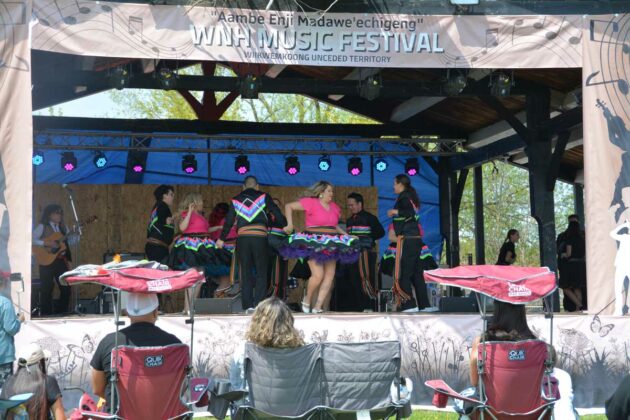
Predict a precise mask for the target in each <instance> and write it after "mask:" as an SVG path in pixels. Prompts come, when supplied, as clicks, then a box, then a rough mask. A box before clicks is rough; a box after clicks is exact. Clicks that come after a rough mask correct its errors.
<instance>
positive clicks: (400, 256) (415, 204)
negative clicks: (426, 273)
mask: <svg viewBox="0 0 630 420" xmlns="http://www.w3.org/2000/svg"><path fill="white" fill-rule="evenodd" d="M394 192H395V193H396V194H398V199H397V200H396V204H395V205H394V208H393V209H390V210H388V211H387V215H388V216H389V217H392V218H393V222H394V231H395V233H396V237H397V238H398V241H397V247H396V269H395V270H394V294H395V296H396V299H397V301H400V302H401V305H400V306H399V310H401V311H403V312H417V311H419V310H422V309H425V308H429V307H430V304H429V298H428V296H427V287H426V284H425V283H424V277H423V275H422V274H423V273H422V267H421V265H420V258H418V256H419V255H420V251H421V250H422V246H423V245H424V243H423V242H422V239H421V238H420V229H419V228H418V220H419V216H418V211H419V210H420V199H419V198H418V194H417V193H416V190H415V189H414V188H413V187H412V186H411V180H410V179H409V177H408V176H407V175H402V174H401V175H396V178H395V179H394ZM412 286H413V289H414V290H415V292H416V299H415V300H414V299H413V294H412Z"/></svg>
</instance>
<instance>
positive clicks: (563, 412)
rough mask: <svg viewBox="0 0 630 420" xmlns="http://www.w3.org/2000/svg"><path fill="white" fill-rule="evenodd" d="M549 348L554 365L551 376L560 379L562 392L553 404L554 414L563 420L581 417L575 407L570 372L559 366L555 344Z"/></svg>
mask: <svg viewBox="0 0 630 420" xmlns="http://www.w3.org/2000/svg"><path fill="white" fill-rule="evenodd" d="M547 348H548V350H549V355H550V356H551V363H553V366H554V367H553V371H552V372H551V376H553V377H554V378H556V379H557V380H558V391H559V393H560V399H559V400H557V401H556V402H555V403H554V405H553V415H554V417H555V418H557V419H563V420H564V419H566V420H576V419H579V416H578V415H577V414H576V412H575V408H574V407H573V382H572V381H571V375H569V372H567V371H565V370H562V369H560V368H559V367H557V364H558V356H557V355H556V349H554V348H553V346H548V347H547Z"/></svg>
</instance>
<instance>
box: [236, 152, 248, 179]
mask: <svg viewBox="0 0 630 420" xmlns="http://www.w3.org/2000/svg"><path fill="white" fill-rule="evenodd" d="M234 171H236V173H237V174H239V175H245V174H246V173H248V172H249V159H248V158H247V156H245V155H238V156H237V157H236V160H235V161H234Z"/></svg>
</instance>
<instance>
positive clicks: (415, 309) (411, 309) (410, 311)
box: [402, 306, 419, 313]
mask: <svg viewBox="0 0 630 420" xmlns="http://www.w3.org/2000/svg"><path fill="white" fill-rule="evenodd" d="M418 311H419V309H418V307H417V306H416V307H415V308H409V309H405V310H403V311H402V312H407V313H413V312H418Z"/></svg>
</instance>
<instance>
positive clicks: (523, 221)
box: [459, 161, 574, 266]
mask: <svg viewBox="0 0 630 420" xmlns="http://www.w3.org/2000/svg"><path fill="white" fill-rule="evenodd" d="M482 173H483V199H484V218H485V223H484V229H485V241H486V242H485V243H486V246H485V254H486V263H487V264H494V263H495V262H496V259H497V257H498V255H499V249H500V248H501V245H502V243H503V241H504V240H505V237H506V234H507V231H508V230H509V229H517V230H518V231H519V233H520V237H521V238H520V241H519V243H518V244H517V247H516V253H517V261H516V264H518V265H530V266H537V265H540V250H539V241H538V223H537V222H536V220H535V219H534V218H532V217H531V216H530V203H529V177H528V173H527V171H526V170H525V169H522V168H519V167H517V166H514V165H510V164H507V163H503V162H499V161H497V162H491V163H488V164H485V165H483V169H482ZM554 195H555V206H556V207H555V210H556V231H557V232H558V233H559V232H561V231H562V230H564V229H565V227H566V217H567V216H568V215H569V214H571V213H573V212H574V210H573V188H572V187H571V186H570V185H568V184H565V183H562V182H558V183H556V188H555V191H554ZM459 227H460V258H461V261H462V262H463V263H465V262H466V261H467V258H468V257H467V255H468V254H473V261H474V255H475V218H474V195H473V175H472V171H470V173H469V176H468V179H467V180H466V188H465V190H464V195H463V197H462V203H461V208H460V214H459Z"/></svg>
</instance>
